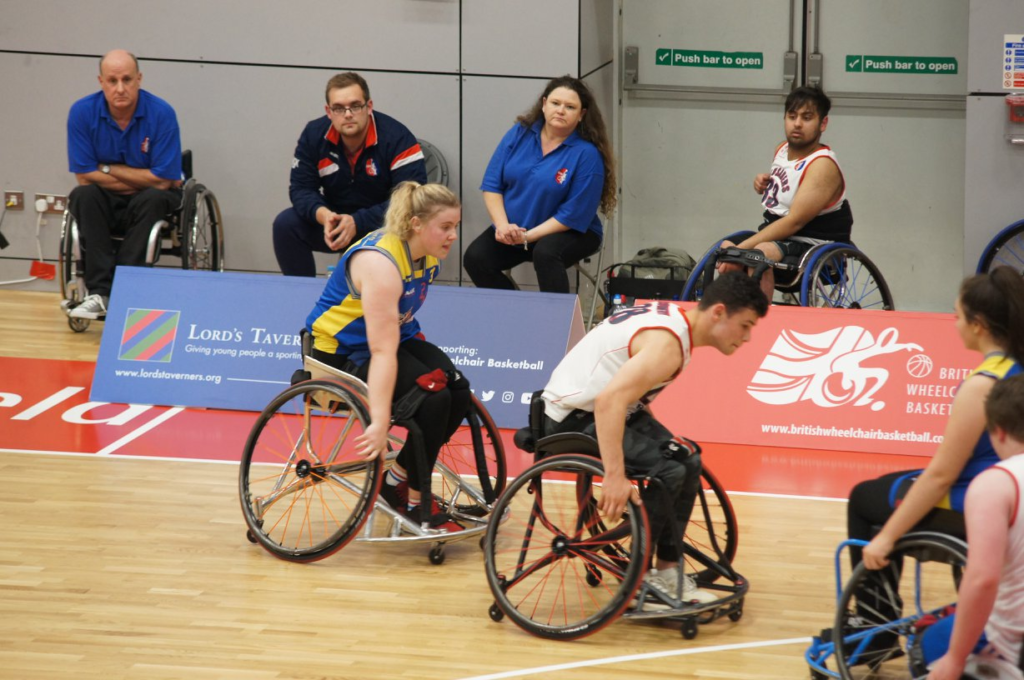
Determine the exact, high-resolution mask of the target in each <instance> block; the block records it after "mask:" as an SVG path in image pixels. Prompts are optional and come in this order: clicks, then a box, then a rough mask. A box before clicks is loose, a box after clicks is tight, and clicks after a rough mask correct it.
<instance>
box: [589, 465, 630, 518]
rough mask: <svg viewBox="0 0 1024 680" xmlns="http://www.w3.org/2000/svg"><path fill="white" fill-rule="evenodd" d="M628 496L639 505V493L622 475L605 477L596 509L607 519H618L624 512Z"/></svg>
mask: <svg viewBox="0 0 1024 680" xmlns="http://www.w3.org/2000/svg"><path fill="white" fill-rule="evenodd" d="M630 496H632V497H633V500H634V501H635V502H636V503H637V504H639V503H640V493H639V492H638V491H637V489H636V487H635V486H633V484H632V483H631V482H630V481H629V480H628V479H626V477H625V476H624V475H617V476H614V477H605V478H604V482H603V483H602V484H601V499H600V500H599V501H598V502H597V509H598V510H599V511H600V512H601V514H602V515H604V516H605V517H606V518H608V519H618V518H620V517H622V513H624V512H625V511H626V503H628V502H629V497H630Z"/></svg>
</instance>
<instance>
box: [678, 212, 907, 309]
mask: <svg viewBox="0 0 1024 680" xmlns="http://www.w3.org/2000/svg"><path fill="white" fill-rule="evenodd" d="M753 234H754V232H752V231H740V232H736V233H735V234H731V235H729V236H727V237H726V238H725V239H722V240H720V241H717V242H716V243H715V244H714V245H713V246H711V248H709V249H708V250H707V252H706V253H704V255H703V256H702V257H701V258H700V260H698V262H697V266H696V267H694V270H693V274H691V276H690V278H689V279H688V280H687V282H686V286H685V287H684V288H683V298H682V299H683V300H693V301H696V300H699V299H700V298H701V295H702V294H703V291H704V287H705V286H706V285H708V284H709V283H710V282H711V281H712V280H713V278H714V274H715V265H716V264H718V263H719V262H734V263H737V264H742V265H744V266H747V267H753V268H755V271H756V270H757V269H759V268H760V270H761V271H764V269H765V268H766V267H769V266H770V267H772V268H773V269H775V271H776V275H775V290H776V291H777V292H779V293H780V294H781V304H788V305H799V306H803V307H831V308H839V309H879V310H893V309H895V308H896V305H895V303H894V302H893V298H892V293H890V292H889V285H888V284H887V283H886V282H885V278H884V277H883V276H882V272H880V271H879V270H878V267H877V266H875V263H874V262H872V261H871V260H870V259H868V257H867V255H865V254H864V253H862V252H861V251H860V250H858V249H857V247H856V246H854V245H853V244H851V243H841V242H838V241H834V242H829V243H822V244H820V245H816V246H813V247H812V248H810V249H809V250H808V251H807V252H806V253H804V255H803V257H801V258H800V262H799V263H797V264H795V265H789V264H785V263H782V262H773V261H772V260H769V259H767V258H765V257H764V255H763V254H762V253H761V252H760V251H756V250H753V251H747V250H742V249H739V248H728V249H722V248H721V245H722V242H723V241H731V242H733V243H740V242H742V241H743V240H744V239H746V238H748V237H750V236H753Z"/></svg>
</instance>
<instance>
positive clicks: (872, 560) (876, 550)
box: [863, 534, 895, 569]
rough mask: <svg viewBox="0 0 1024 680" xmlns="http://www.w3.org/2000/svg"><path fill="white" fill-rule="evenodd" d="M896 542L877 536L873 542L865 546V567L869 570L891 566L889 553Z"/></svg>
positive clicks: (880, 535)
mask: <svg viewBox="0 0 1024 680" xmlns="http://www.w3.org/2000/svg"><path fill="white" fill-rule="evenodd" d="M893 545H895V543H894V541H891V540H889V539H888V538H886V537H885V536H883V535H882V534H879V535H878V536H875V537H874V538H873V539H871V542H870V543H868V544H867V545H866V546H864V552H863V560H864V566H865V567H867V568H868V569H881V568H883V567H885V566H888V564H889V553H891V552H892V548H893Z"/></svg>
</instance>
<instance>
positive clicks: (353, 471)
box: [238, 380, 384, 562]
mask: <svg viewBox="0 0 1024 680" xmlns="http://www.w3.org/2000/svg"><path fill="white" fill-rule="evenodd" d="M368 423H369V415H368V413H367V406H366V404H365V402H364V401H363V400H362V399H361V398H360V397H358V396H356V395H355V394H354V393H353V392H351V391H349V390H348V389H347V388H346V387H345V386H344V385H342V384H340V383H336V382H333V381H329V380H308V381H305V382H301V383H298V384H296V385H293V386H291V387H289V388H288V389H286V390H284V391H283V392H281V393H280V394H279V395H277V396H276V397H275V398H274V399H273V401H271V402H270V404H268V405H267V407H266V408H265V409H263V412H262V413H261V414H260V416H259V418H258V419H257V420H256V424H255V425H253V428H252V431H251V432H250V433H249V438H248V440H247V441H246V444H245V450H244V451H243V453H242V463H241V469H240V471H239V477H238V487H239V496H240V498H241V503H242V514H243V515H244V517H245V522H246V524H247V525H248V527H249V531H250V532H251V533H252V535H253V536H255V537H256V540H257V542H258V543H259V544H260V545H262V546H263V547H264V548H266V549H267V550H268V551H270V552H271V553H272V554H273V555H275V556H277V557H280V558H282V559H285V560H290V561H294V562H312V561H315V560H319V559H323V558H325V557H327V556H329V555H331V554H333V553H334V552H336V551H338V550H340V549H341V548H342V547H343V546H345V544H347V543H348V542H349V541H350V540H352V539H353V538H354V537H355V535H356V534H357V533H358V532H359V529H360V528H361V527H362V526H363V523H364V522H366V519H367V517H368V516H369V514H370V512H371V510H372V509H373V506H374V503H375V501H376V498H377V492H378V491H379V489H380V483H381V479H382V478H383V464H384V461H383V457H382V456H378V457H377V458H376V459H375V460H372V461H367V460H364V459H361V458H359V457H357V456H356V455H355V439H356V437H358V436H359V435H360V434H362V433H363V431H364V429H365V427H366V425H367V424H368Z"/></svg>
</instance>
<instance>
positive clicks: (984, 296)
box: [960, 267, 1024, 362]
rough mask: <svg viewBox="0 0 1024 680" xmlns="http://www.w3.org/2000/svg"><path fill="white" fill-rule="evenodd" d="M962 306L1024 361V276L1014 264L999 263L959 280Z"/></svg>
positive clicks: (1014, 354)
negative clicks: (997, 265) (1016, 269)
mask: <svg viewBox="0 0 1024 680" xmlns="http://www.w3.org/2000/svg"><path fill="white" fill-rule="evenodd" d="M960 309H962V310H963V313H964V318H965V319H967V320H968V321H978V322H980V323H982V324H984V326H985V328H986V329H987V330H988V332H989V333H990V334H991V335H992V337H993V339H995V341H996V342H998V343H999V344H1000V345H1001V346H1002V347H1003V348H1004V349H1005V350H1006V353H1007V354H1009V355H1010V356H1011V357H1013V358H1014V359H1016V360H1017V361H1018V362H1024V278H1022V277H1021V275H1020V274H1019V273H1018V272H1016V271H1014V270H1013V268H1012V267H996V268H995V269H993V270H992V271H990V272H988V273H987V274H976V275H975V276H971V277H968V278H966V279H964V281H963V283H961V284H960Z"/></svg>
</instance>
